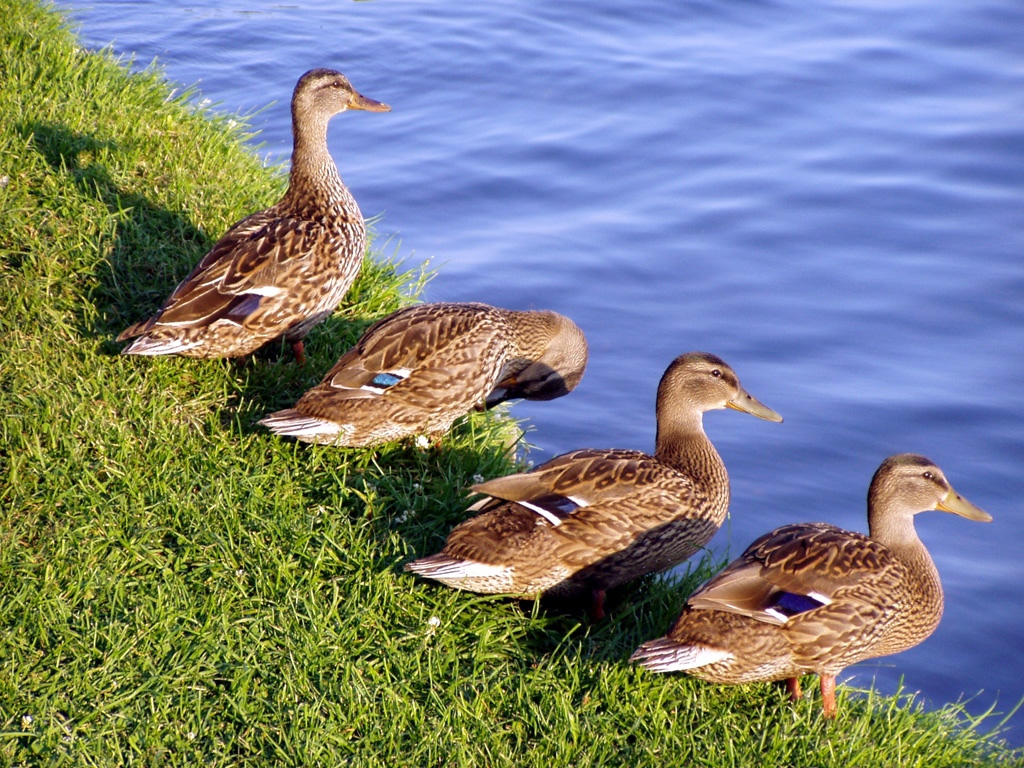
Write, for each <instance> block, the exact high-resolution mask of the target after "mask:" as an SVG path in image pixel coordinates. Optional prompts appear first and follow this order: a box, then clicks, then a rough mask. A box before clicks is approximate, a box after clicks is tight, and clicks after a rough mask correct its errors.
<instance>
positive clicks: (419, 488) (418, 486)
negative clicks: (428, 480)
mask: <svg viewBox="0 0 1024 768" xmlns="http://www.w3.org/2000/svg"><path fill="white" fill-rule="evenodd" d="M412 489H413V490H414V491H416V493H419V492H420V491H422V490H423V485H422V484H421V483H413V484H412Z"/></svg>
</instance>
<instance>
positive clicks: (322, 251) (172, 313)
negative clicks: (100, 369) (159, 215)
mask: <svg viewBox="0 0 1024 768" xmlns="http://www.w3.org/2000/svg"><path fill="white" fill-rule="evenodd" d="M348 109H363V110H369V111H373V112H382V111H387V110H388V109H390V108H389V107H388V106H387V105H386V104H381V103H380V102H377V101H374V100H373V99H368V98H366V97H364V96H362V95H360V94H359V93H357V92H356V91H355V90H354V89H353V88H352V86H351V84H350V83H349V82H348V80H347V79H346V78H345V76H344V75H342V74H341V73H340V72H335V71H334V70H330V69H314V70H311V71H309V72H307V73H306V74H304V75H303V76H302V77H301V78H299V81H298V83H297V84H296V86H295V92H294V94H293V95H292V135H293V142H294V146H293V151H292V167H291V175H290V179H289V185H288V191H287V192H286V193H285V195H284V197H283V198H281V200H280V201H279V202H278V203H277V204H276V205H274V206H272V207H271V208H267V209H266V210H263V211H259V212H258V213H254V214H251V215H250V216H247V217H246V218H244V219H242V220H241V221H239V222H238V223H237V224H235V225H234V226H233V227H231V228H230V229H229V230H228V231H227V233H225V234H224V236H223V237H222V238H221V239H220V240H218V241H217V243H216V244H215V245H214V246H213V248H212V249H211V250H210V252H209V253H207V254H206V256H204V257H203V258H202V260H201V261H200V262H199V264H197V265H196V267H195V268H194V269H193V270H192V272H191V273H190V274H189V275H188V277H186V278H185V279H184V280H183V281H182V282H181V283H180V284H179V285H178V287H177V288H175V289H174V291H173V293H171V295H170V297H168V299H167V300H166V301H165V302H164V304H163V306H161V307H160V310H159V311H158V312H157V314H156V315H154V316H153V317H152V318H150V319H149V320H145V321H143V322H140V323H136V324H135V325H133V326H131V327H130V328H128V329H126V330H125V331H124V332H123V333H121V335H120V336H118V337H117V339H118V341H124V340H126V339H135V340H134V341H133V342H132V343H131V344H129V345H128V346H126V347H125V348H124V349H123V350H122V351H121V353H122V354H126V355H168V354H177V355H184V356H186V357H199V358H211V357H241V356H244V355H247V354H249V353H250V352H254V351H255V350H257V349H259V348H260V347H261V346H262V345H263V344H265V343H266V342H268V341H272V340H274V339H279V338H281V337H282V336H283V337H284V338H285V339H286V340H287V341H288V342H289V343H290V344H292V347H293V349H294V350H295V354H296V357H297V358H298V359H299V360H300V361H302V359H303V353H302V340H303V338H305V336H306V334H307V333H308V332H309V330H310V329H311V328H312V327H313V326H314V325H316V324H317V323H319V322H320V321H321V320H323V319H324V318H325V317H327V316H328V315H329V314H330V313H331V312H333V311H334V309H335V307H337V306H338V304H339V303H340V302H341V300H342V298H344V296H345V293H346V292H347V291H348V289H349V286H350V285H351V284H352V281H353V280H354V279H355V277H356V275H357V274H358V273H359V267H360V266H361V264H362V260H363V253H364V251H365V249H366V226H365V224H364V223H363V217H362V214H361V213H360V211H359V206H358V205H357V204H356V201H355V199H354V198H353V197H352V194H351V193H350V192H349V190H348V188H347V187H346V186H345V185H344V184H343V183H342V181H341V177H340V176H339V175H338V170H337V168H336V167H335V165H334V160H333V159H332V158H331V155H330V152H328V150H327V123H328V121H329V120H330V119H331V117H332V116H334V115H336V114H338V113H340V112H344V111H346V110H348Z"/></svg>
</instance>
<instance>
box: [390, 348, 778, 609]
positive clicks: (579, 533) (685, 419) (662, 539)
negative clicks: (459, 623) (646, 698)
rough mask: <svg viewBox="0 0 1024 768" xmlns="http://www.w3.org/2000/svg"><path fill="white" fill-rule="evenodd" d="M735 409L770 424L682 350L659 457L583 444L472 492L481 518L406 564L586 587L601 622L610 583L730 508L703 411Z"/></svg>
mask: <svg viewBox="0 0 1024 768" xmlns="http://www.w3.org/2000/svg"><path fill="white" fill-rule="evenodd" d="M716 408H735V409H736V410H740V411H746V412H747V413H750V414H753V415H754V416H758V417H760V418H762V419H768V420H770V421H782V417H781V416H779V415H778V414H777V413H776V412H775V411H773V410H771V409H770V408H768V407H766V406H764V405H762V404H761V403H760V402H758V401H757V400H756V399H754V398H753V397H752V396H751V395H750V394H749V393H748V392H747V391H746V390H745V389H744V388H743V387H742V386H740V382H739V380H738V379H737V377H736V374H735V372H733V370H732V368H730V367H729V366H728V364H726V362H725V361H724V360H722V359H721V358H718V357H715V356H714V355H709V354H705V353H702V352H691V353H689V354H686V355H682V356H680V357H678V358H676V359H675V360H674V361H673V362H672V364H671V365H670V366H669V367H668V370H667V371H665V375H664V376H662V378H661V383H660V384H659V385H658V401H657V419H658V432H657V438H656V448H655V452H654V456H649V455H647V454H645V453H641V452H640V451H627V450H610V451H595V450H580V451H573V452H571V453H566V454H563V455H562V456H558V457H556V458H554V459H552V460H551V461H549V462H547V463H545V464H542V465H541V466H539V467H537V468H536V469H534V470H532V471H530V472H524V473H522V474H517V475H510V476H508V477H501V478H498V479H496V480H490V481H488V482H485V483H480V484H479V485H474V486H473V490H474V491H477V492H479V493H483V494H486V498H484V499H483V500H481V501H480V502H478V503H476V504H474V505H473V506H472V507H470V509H471V510H472V511H476V512H479V513H480V514H479V515H477V516H476V517H473V518H471V519H469V520H467V521H465V522H464V523H462V524H461V525H459V526H458V527H456V528H455V530H453V531H452V532H451V535H450V536H449V537H448V541H447V543H446V544H445V546H444V549H443V550H442V551H441V552H440V553H439V554H436V555H433V556H431V557H425V558H422V559H420V560H415V561H413V562H411V563H408V564H407V565H406V566H405V569H406V570H407V571H412V572H414V573H418V574H420V575H421V576H426V577H428V578H431V579H436V580H437V581H440V582H443V583H444V584H447V585H449V586H451V587H456V588H458V589H468V590H471V591H473V592H486V593H511V594H528V595H529V594H538V593H541V592H547V593H576V592H581V591H588V590H589V591H590V592H591V594H592V595H593V599H594V604H593V609H592V611H591V613H592V615H593V616H594V618H598V619H599V618H601V617H602V616H603V615H604V611H603V602H604V592H605V590H606V589H609V588H611V587H614V586H616V585H618V584H622V583H624V582H626V581H629V580H630V579H634V578H636V577H638V576H642V575H644V574H646V573H654V572H656V571H661V570H664V569H665V568H669V567H671V566H673V565H676V564H677V563H680V562H682V561H683V560H685V559H686V558H688V557H689V556H690V555H692V554H693V553H694V552H696V551H697V550H698V549H699V548H700V547H702V546H704V544H706V543H707V542H708V540H709V539H710V538H711V537H712V536H713V535H714V533H715V531H717V530H718V528H719V527H720V526H721V525H722V521H723V520H724V519H725V513H726V511H727V510H728V508H729V476H728V474H727V473H726V471H725V465H724V464H723V463H722V459H721V458H720V457H719V455H718V452H717V451H715V447H714V446H713V445H712V444H711V441H710V440H708V438H707V435H705V434H704V427H703V414H704V412H705V411H709V410H713V409H716Z"/></svg>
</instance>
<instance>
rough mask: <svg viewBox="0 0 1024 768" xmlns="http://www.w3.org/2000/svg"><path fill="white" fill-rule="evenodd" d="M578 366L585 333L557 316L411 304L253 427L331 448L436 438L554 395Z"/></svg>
mask: <svg viewBox="0 0 1024 768" xmlns="http://www.w3.org/2000/svg"><path fill="white" fill-rule="evenodd" d="M586 364H587V342H586V339H585V338H584V337H583V331H581V330H580V329H579V327H578V326H577V325H576V324H575V323H574V322H572V320H570V319H569V318H567V317H565V316H563V315H559V314H557V313H555V312H549V311H528V312H515V311H512V310H507V309H498V308H497V307H491V306H488V305H486V304H454V303H438V304H418V305H416V306H412V307H406V308H405V309H400V310H398V311H397V312H395V313H394V314H391V315H389V316H387V317H385V318H383V319H382V320H378V321H377V322H376V323H374V324H373V325H372V326H370V328H369V329H367V331H366V333H364V334H363V336H362V338H360V339H359V341H358V342H356V345H355V346H354V347H352V349H350V350H349V351H348V352H346V353H345V354H344V355H342V357H341V359H340V360H338V362H337V363H336V364H335V366H334V367H333V368H332V369H331V370H330V371H329V372H328V373H327V375H326V376H325V377H324V379H323V381H321V382H320V383H319V384H318V385H317V386H315V387H314V388H313V389H311V390H309V391H308V392H306V394H304V395H303V396H302V397H301V398H300V399H299V401H298V402H297V403H296V404H295V407H294V408H289V409H287V410H284V411H278V412H277V413H272V414H271V415H269V416H267V417H266V418H265V419H263V420H262V421H261V422H260V423H261V424H264V425H265V426H267V427H269V428H270V429H271V430H272V431H274V432H276V433H277V434H279V435H289V436H291V437H295V438H297V439H299V440H303V441H305V442H308V443H328V444H332V445H347V446H357V445H359V446H365V445H376V444H378V443H383V442H386V441H388V440H398V439H400V438H403V437H408V436H411V435H417V434H430V435H439V434H442V433H444V432H446V431H447V430H448V429H449V428H450V427H451V425H452V422H454V421H455V420H456V419H457V418H459V417H460V416H462V415H464V414H466V413H467V412H469V411H470V410H472V409H473V408H474V407H477V406H480V405H483V404H486V405H489V406H490V405H494V404H496V403H498V402H501V401H502V400H507V399H510V398H514V397H525V398H528V399H531V400H551V399H553V398H556V397H560V396H561V395H564V394H566V393H567V392H570V391H571V390H572V389H573V388H574V387H575V386H576V384H577V383H579V380H580V378H581V377H582V376H583V369H584V368H585V367H586Z"/></svg>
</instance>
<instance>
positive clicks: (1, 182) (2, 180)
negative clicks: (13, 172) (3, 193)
mask: <svg viewBox="0 0 1024 768" xmlns="http://www.w3.org/2000/svg"><path fill="white" fill-rule="evenodd" d="M10 183H11V177H10V176H7V175H6V174H5V175H3V176H0V189H3V188H4V187H6V186H7V185H8V184H10Z"/></svg>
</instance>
